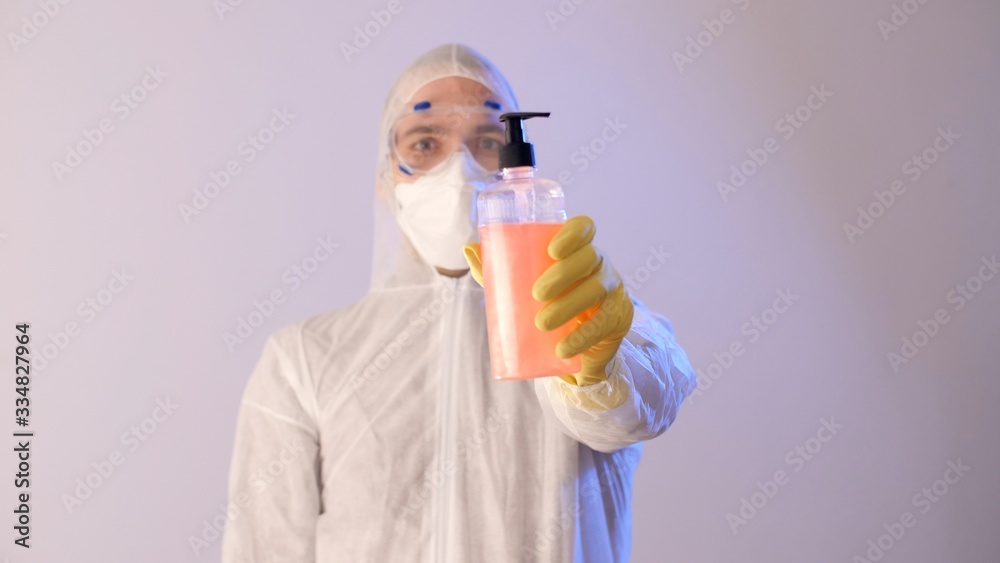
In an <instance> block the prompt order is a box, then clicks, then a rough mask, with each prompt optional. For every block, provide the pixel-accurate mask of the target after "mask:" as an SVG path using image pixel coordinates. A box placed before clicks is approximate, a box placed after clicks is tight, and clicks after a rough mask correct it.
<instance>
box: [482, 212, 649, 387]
mask: <svg viewBox="0 0 1000 563" xmlns="http://www.w3.org/2000/svg"><path fill="white" fill-rule="evenodd" d="M594 234H595V228H594V221H593V220H592V219H591V218H590V217H587V216H584V215H580V216H577V217H573V218H572V219H570V220H568V221H566V223H565V224H564V225H563V226H562V228H561V229H559V231H558V232H557V233H556V235H555V236H554V237H552V241H551V242H550V243H549V247H548V252H549V256H550V257H552V259H554V260H555V261H556V262H555V264H552V265H551V266H549V268H548V269H546V270H545V272H543V273H542V275H541V276H539V277H538V280H536V281H535V285H534V286H533V287H532V290H531V294H532V297H534V298H535V299H536V300H538V301H541V302H548V304H547V305H545V307H543V308H542V310H541V311H539V312H538V315H537V316H536V317H535V326H537V327H538V328H539V329H541V330H552V329H554V328H558V327H560V326H562V325H563V324H564V323H566V322H567V321H569V320H571V319H573V318H574V317H577V316H578V315H582V316H583V319H585V320H582V319H578V322H581V321H582V322H581V324H580V326H579V327H578V328H577V329H576V330H574V331H573V332H571V333H570V334H569V335H567V336H566V337H565V338H563V339H562V340H560V341H559V343H558V344H557V345H556V355H557V356H559V357H560V358H569V357H572V356H575V355H576V354H582V358H581V359H582V368H581V370H580V372H579V373H575V374H572V375H563V376H561V377H562V379H563V380H565V381H566V382H568V383H572V384H574V385H580V386H582V385H591V384H594V383H599V382H601V381H603V380H605V379H607V373H606V369H607V366H608V364H609V363H610V362H611V360H613V359H614V357H615V354H616V353H617V352H618V347H619V346H621V342H622V339H624V338H625V335H626V334H627V333H628V331H629V329H630V328H631V327H632V314H633V308H632V300H631V299H630V298H629V295H628V292H627V291H626V290H625V284H624V283H623V282H622V279H621V276H619V275H618V272H616V271H615V269H614V268H613V267H612V266H611V262H610V261H609V260H608V259H607V257H606V256H605V255H604V253H602V252H601V251H600V250H598V249H597V248H596V247H594V246H593V245H592V244H590V242H591V241H592V240H593V239H594ZM463 252H464V254H465V260H466V262H468V263H469V270H470V272H471V274H472V277H473V278H475V279H476V281H477V282H479V284H480V285H482V283H483V273H482V260H481V259H480V248H479V243H474V242H473V243H469V244H466V245H465V246H464V247H463Z"/></svg>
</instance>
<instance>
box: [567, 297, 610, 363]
mask: <svg viewBox="0 0 1000 563" xmlns="http://www.w3.org/2000/svg"><path fill="white" fill-rule="evenodd" d="M614 324H615V323H614V319H613V318H612V313H610V312H609V311H608V310H607V309H606V308H605V307H604V306H603V304H602V306H601V308H600V309H599V310H598V311H597V313H596V314H594V316H592V317H590V318H589V319H587V320H586V321H584V322H583V324H581V325H580V326H579V327H577V329H576V330H574V331H573V332H571V333H569V334H568V335H566V336H565V337H564V338H563V339H562V340H560V341H559V343H558V344H556V356H559V357H560V358H571V357H573V356H575V355H577V354H580V353H582V352H584V351H585V350H588V349H590V348H592V347H594V346H595V345H596V344H597V343H598V342H600V341H602V340H604V339H605V338H607V337H608V335H609V334H611V330H612V328H613V327H614Z"/></svg>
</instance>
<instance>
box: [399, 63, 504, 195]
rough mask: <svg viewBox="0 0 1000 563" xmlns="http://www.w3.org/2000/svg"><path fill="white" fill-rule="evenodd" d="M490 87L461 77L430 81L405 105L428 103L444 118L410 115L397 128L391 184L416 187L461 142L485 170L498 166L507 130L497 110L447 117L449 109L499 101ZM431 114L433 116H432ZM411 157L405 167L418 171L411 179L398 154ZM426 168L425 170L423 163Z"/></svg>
mask: <svg viewBox="0 0 1000 563" xmlns="http://www.w3.org/2000/svg"><path fill="white" fill-rule="evenodd" d="M495 100H496V96H494V95H493V92H491V91H490V90H489V89H488V88H486V87H485V86H483V85H482V84H480V83H478V82H476V81H474V80H470V79H468V78H461V77H455V76H451V77H447V78H440V79H438V80H435V81H433V82H429V83H427V84H426V85H424V86H423V87H421V88H420V89H419V90H417V91H416V92H415V93H414V94H413V96H412V97H411V99H410V100H409V101H408V102H407V106H408V107H413V105H414V104H417V103H421V102H429V103H430V108H431V109H432V110H433V111H434V112H437V111H441V110H443V111H444V112H445V113H444V114H438V115H437V116H435V117H433V118H432V117H430V116H426V117H425V116H422V115H420V114H419V112H417V113H415V114H413V113H411V114H409V115H408V116H407V117H405V118H403V119H401V120H400V121H399V122H398V123H397V126H396V127H394V130H393V135H394V136H395V138H394V139H393V140H392V142H393V143H394V144H395V146H396V150H394V151H393V154H392V174H393V182H395V183H399V182H412V181H414V180H415V179H416V178H418V177H419V176H420V174H421V172H420V169H423V170H426V169H430V168H432V167H433V166H432V165H433V163H434V162H437V161H438V159H439V158H440V159H442V160H443V158H442V157H446V156H450V154H451V153H452V152H454V150H456V149H457V148H458V145H457V143H458V142H466V143H467V148H468V149H469V151H470V153H471V154H472V155H473V157H475V158H476V160H477V161H479V163H480V164H481V165H483V166H484V167H486V168H487V169H490V168H495V167H496V163H495V161H496V155H497V152H498V150H499V148H500V146H501V145H502V144H503V128H502V126H501V124H500V123H499V122H498V121H497V117H498V116H499V113H500V112H499V111H496V112H485V113H471V114H470V113H467V112H464V113H463V112H460V111H456V112H454V113H450V112H448V108H455V107H456V106H457V107H468V108H484V109H487V110H488V107H487V106H486V102H487V101H495ZM429 113H430V112H429ZM399 154H403V155H407V156H406V159H407V160H409V162H406V164H408V165H410V166H414V167H416V168H417V171H415V172H414V173H413V174H412V175H407V174H405V173H403V172H402V171H401V170H400V169H399V164H400V162H399V159H398V155H399ZM421 161H423V164H425V166H421V164H422V162H421Z"/></svg>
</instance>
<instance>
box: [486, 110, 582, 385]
mask: <svg viewBox="0 0 1000 563" xmlns="http://www.w3.org/2000/svg"><path fill="white" fill-rule="evenodd" d="M548 116H549V114H548V113H534V112H517V113H506V114H503V115H502V116H500V120H501V121H504V122H506V124H507V131H506V144H505V145H504V146H503V147H502V148H501V150H500V168H501V173H502V179H501V180H500V181H498V182H496V183H494V184H492V185H490V186H489V187H487V188H486V189H485V190H483V191H482V192H480V194H479V196H478V198H477V201H476V205H477V215H478V217H479V241H480V245H481V249H482V250H481V252H482V263H483V289H484V292H485V298H486V322H487V330H488V332H489V344H490V364H491V365H492V371H493V377H494V378H495V379H530V378H535V377H546V376H554V375H568V374H573V373H577V372H579V371H580V366H581V361H580V356H579V355H577V356H574V357H572V358H566V359H563V358H560V357H558V356H556V352H555V349H556V344H557V343H558V342H559V341H560V340H562V339H563V338H564V337H565V336H566V335H568V334H569V333H570V332H572V331H573V330H574V329H576V327H577V326H578V325H579V323H578V322H577V321H576V319H571V320H570V321H568V322H567V323H566V324H564V325H563V326H561V327H558V328H555V329H553V330H550V331H543V330H541V329H539V328H537V327H536V326H535V316H536V315H537V314H538V312H539V311H541V310H542V308H543V307H544V306H545V303H542V302H539V301H536V300H535V299H534V298H533V297H532V295H531V288H532V286H533V285H534V283H535V281H536V280H537V279H538V277H539V276H540V275H542V272H544V271H545V270H546V269H547V268H548V267H549V266H551V265H552V264H553V263H555V260H553V259H552V258H551V257H549V254H548V245H549V242H550V241H551V240H552V237H553V236H554V235H555V234H556V232H558V231H559V229H560V227H561V226H562V224H563V223H565V222H566V218H567V217H566V206H565V196H564V194H563V190H562V187H561V186H560V185H559V184H558V183H557V182H555V181H553V180H549V179H547V178H536V177H535V158H534V151H533V149H532V146H531V143H527V142H525V140H524V133H523V127H522V123H521V121H522V120H523V119H528V118H531V117H548Z"/></svg>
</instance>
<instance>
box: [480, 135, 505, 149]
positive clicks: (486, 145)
mask: <svg viewBox="0 0 1000 563" xmlns="http://www.w3.org/2000/svg"><path fill="white" fill-rule="evenodd" d="M502 144H503V143H501V142H500V141H499V140H497V139H494V138H492V137H482V138H480V139H479V140H478V141H477V142H476V143H475V144H474V145H473V146H475V147H476V148H478V149H482V150H486V151H498V150H500V146H501V145H502Z"/></svg>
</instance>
